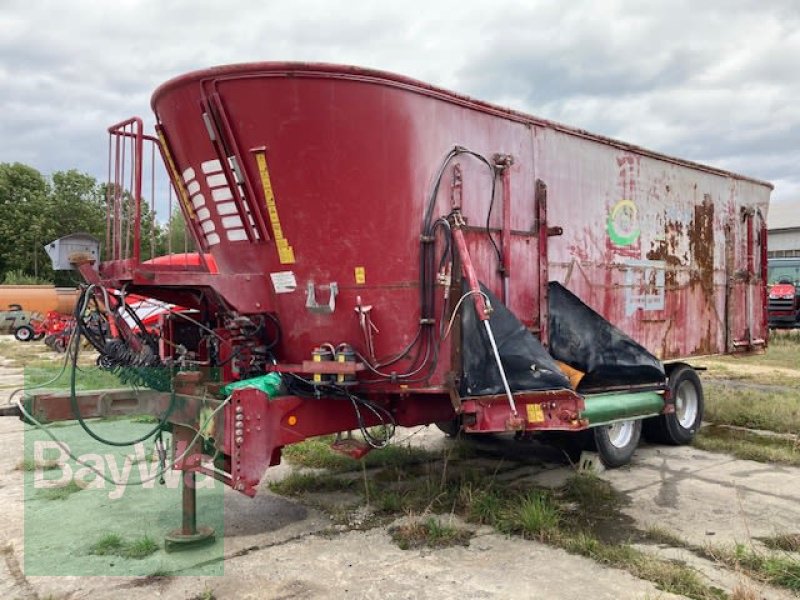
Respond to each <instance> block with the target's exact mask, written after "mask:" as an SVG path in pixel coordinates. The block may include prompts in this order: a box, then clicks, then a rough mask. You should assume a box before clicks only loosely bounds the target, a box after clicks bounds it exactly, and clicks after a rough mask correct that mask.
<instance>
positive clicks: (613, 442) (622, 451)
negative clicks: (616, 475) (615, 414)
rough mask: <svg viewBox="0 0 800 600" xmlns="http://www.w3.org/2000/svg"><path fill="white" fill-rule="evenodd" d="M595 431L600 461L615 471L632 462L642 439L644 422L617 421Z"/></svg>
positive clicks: (595, 441) (601, 426) (638, 420)
mask: <svg viewBox="0 0 800 600" xmlns="http://www.w3.org/2000/svg"><path fill="white" fill-rule="evenodd" d="M593 431H594V444H595V447H596V448H597V453H598V454H599V455H600V460H602V461H603V464H604V465H605V466H606V467H608V468H609V469H614V468H616V467H621V466H623V465H627V464H628V463H629V462H631V458H633V453H634V452H635V451H636V448H637V446H638V445H639V439H640V438H641V437H642V421H641V420H640V419H637V420H628V421H617V422H616V423H612V424H611V425H600V426H598V427H595V428H594V429H593Z"/></svg>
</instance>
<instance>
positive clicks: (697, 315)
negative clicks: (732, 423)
mask: <svg viewBox="0 0 800 600" xmlns="http://www.w3.org/2000/svg"><path fill="white" fill-rule="evenodd" d="M534 139H535V148H536V165H537V167H538V176H539V177H542V178H543V179H544V180H545V181H547V183H548V186H549V198H550V200H549V207H550V216H549V223H550V224H551V225H559V226H561V227H563V229H564V234H563V235H562V236H561V237H558V238H553V239H551V242H550V278H551V279H553V280H557V281H560V282H561V283H563V284H564V285H565V286H567V287H568V288H569V289H571V290H572V291H573V292H574V293H576V294H577V295H578V296H579V297H581V298H582V299H583V300H584V301H585V302H587V303H588V304H589V305H590V306H592V307H593V308H594V309H595V310H597V311H598V312H600V313H601V314H603V315H604V316H605V317H606V318H607V319H608V320H609V321H611V322H612V323H614V324H615V325H617V326H619V327H621V328H622V329H623V330H624V331H626V332H627V333H628V334H629V335H631V336H632V337H634V338H635V339H636V340H638V341H639V342H641V343H642V344H643V345H645V346H646V347H648V348H649V349H650V350H651V351H653V352H654V353H656V355H657V356H659V357H660V358H662V359H671V358H678V357H688V356H696V355H707V354H716V353H724V352H727V351H737V350H748V349H754V348H756V347H758V346H759V345H760V344H759V341H763V340H764V338H765V336H766V331H765V329H764V325H763V323H762V320H761V316H760V312H759V310H760V309H759V298H760V289H761V288H762V287H763V284H764V282H763V277H762V276H761V274H762V271H763V270H762V269H761V266H760V265H759V264H758V263H759V260H760V258H759V257H760V254H761V253H760V251H759V244H761V243H763V242H764V241H765V240H760V239H759V237H758V236H757V235H753V234H752V231H756V232H757V231H759V230H760V225H761V223H763V221H764V219H765V217H766V213H767V205H768V202H769V193H770V188H769V187H768V186H765V185H760V184H757V183H755V182H750V181H744V180H741V179H736V178H734V177H733V176H724V175H722V174H717V173H711V172H706V171H704V170H700V169H694V168H691V167H689V166H686V165H683V164H676V163H673V162H670V161H668V160H663V159H660V158H657V157H653V156H647V155H643V154H639V153H636V152H631V151H630V150H629V149H621V148H617V147H615V146H613V145H611V144H605V143H600V142H598V141H595V140H592V139H585V138H582V137H580V136H577V135H573V134H569V133H565V132H561V131H557V130H555V129H552V128H548V127H537V128H536V131H535V134H534ZM748 220H752V223H750V224H748ZM749 227H750V228H752V231H751V235H750V237H749V238H748V228H749Z"/></svg>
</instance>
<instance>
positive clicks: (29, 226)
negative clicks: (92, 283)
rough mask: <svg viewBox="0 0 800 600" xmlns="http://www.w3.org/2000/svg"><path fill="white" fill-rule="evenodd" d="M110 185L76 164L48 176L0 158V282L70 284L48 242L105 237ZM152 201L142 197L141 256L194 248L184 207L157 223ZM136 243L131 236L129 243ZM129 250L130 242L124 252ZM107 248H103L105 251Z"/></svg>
mask: <svg viewBox="0 0 800 600" xmlns="http://www.w3.org/2000/svg"><path fill="white" fill-rule="evenodd" d="M107 191H109V190H108V185H107V184H105V183H98V182H97V180H96V179H95V178H94V177H92V176H90V175H87V174H86V173H80V172H79V171H76V170H75V169H70V170H68V171H58V172H55V173H53V175H52V177H51V180H50V181H47V180H46V179H45V178H44V177H43V176H42V174H41V173H40V172H39V171H37V170H36V169H34V168H32V167H29V166H27V165H23V164H20V163H14V164H9V163H0V282H2V281H3V280H4V279H6V278H7V279H9V280H13V281H22V280H25V281H28V282H31V281H42V282H53V281H56V283H58V284H60V285H68V284H70V283H72V282H74V281H75V276H74V274H70V273H66V272H65V273H54V272H53V270H52V268H51V266H50V259H49V257H48V256H47V254H46V252H45V251H44V248H43V247H44V245H45V244H46V243H48V242H51V241H53V240H55V239H57V238H59V237H62V236H64V235H69V234H71V233H88V234H90V235H93V236H94V237H96V238H97V239H98V240H100V243H101V249H102V250H103V251H105V248H102V246H105V243H106V202H107V200H106V192H107ZM122 199H123V203H122V205H123V210H122V214H121V219H122V223H121V225H122V231H123V236H125V235H127V234H128V232H129V231H131V236H132V223H133V221H132V212H133V211H132V210H131V208H132V206H133V202H132V201H131V196H130V193H129V192H128V191H123V193H122ZM148 204H149V203H148V201H147V200H146V199H144V198H142V201H141V220H140V223H141V258H142V260H148V259H150V258H152V257H153V256H160V255H163V254H166V253H167V252H168V251H169V249H170V248H171V249H172V252H176V253H177V252H184V251H189V252H191V251H192V250H193V249H194V244H193V243H192V240H191V239H188V240H187V234H186V225H185V222H184V220H183V215H182V214H181V212H180V210H178V209H175V210H174V211H173V214H172V215H171V216H172V219H173V222H172V223H171V224H162V223H159V222H158V221H157V220H156V219H155V218H154V215H153V213H152V211H151V210H150V207H149V205H148ZM131 243H132V239H131V241H130V242H129V244H131ZM126 250H127V252H126V253H128V254H129V253H130V252H131V251H132V249H131V248H130V245H128V246H127V247H125V246H124V247H123V252H125V251H126ZM104 254H105V253H104Z"/></svg>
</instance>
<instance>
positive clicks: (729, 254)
mask: <svg viewBox="0 0 800 600" xmlns="http://www.w3.org/2000/svg"><path fill="white" fill-rule="evenodd" d="M152 106H153V110H154V111H155V114H156V117H157V133H158V137H157V138H155V137H152V138H151V137H148V136H145V135H144V134H143V133H142V131H141V121H139V120H136V119H133V120H130V121H126V122H123V123H121V124H119V125H117V126H114V127H112V128H111V129H110V130H109V131H110V133H111V136H112V141H114V140H116V141H115V143H116V144H117V158H119V156H120V154H122V155H123V156H124V152H122V153H120V150H119V143H120V142H119V140H123V141H124V142H125V143H128V141H130V142H131V144H134V142H135V150H136V152H135V154H136V155H137V156H141V154H142V151H141V144H142V143H143V141H147V140H150V141H153V142H154V143H156V145H157V146H158V147H159V150H160V151H161V153H162V156H163V158H164V162H165V164H166V166H167V169H168V171H169V172H170V173H171V176H172V177H171V178H172V184H173V186H174V189H175V191H176V194H177V197H178V198H179V200H180V205H181V209H182V211H183V213H184V218H185V220H186V223H187V226H188V228H189V229H190V231H191V232H192V234H193V235H194V237H195V243H196V247H197V249H198V251H199V257H198V259H197V260H196V261H193V262H192V264H190V261H187V260H182V261H181V264H179V265H174V264H171V261H169V260H165V261H156V262H151V263H150V264H142V263H140V262H139V260H138V256H139V252H138V244H139V239H138V236H137V238H136V239H134V240H133V244H132V245H131V244H128V243H123V242H122V241H121V240H120V239H118V237H116V238H115V236H118V235H121V234H122V231H123V230H122V227H121V226H120V227H117V225H116V224H115V223H113V222H112V223H110V225H109V232H110V238H109V240H107V249H108V251H109V253H110V256H111V260H106V261H105V262H102V263H100V264H99V265H97V266H94V265H93V262H92V261H91V260H85V259H80V258H79V259H76V260H75V262H76V264H78V265H79V267H80V269H81V272H82V273H83V274H84V276H85V277H86V278H87V280H89V281H90V282H91V283H93V284H94V285H93V288H92V289H93V290H94V293H97V290H98V289H103V288H115V289H125V290H127V291H128V292H132V293H136V294H141V295H143V296H147V297H152V298H156V299H160V300H162V301H165V302H169V303H173V304H178V305H181V306H183V307H186V308H187V309H189V310H191V311H194V312H192V313H191V314H192V315H193V317H192V319H193V322H194V323H195V324H196V327H195V326H194V325H192V323H191V322H187V321H186V320H185V318H184V319H181V318H178V317H179V315H175V316H174V318H173V317H169V318H166V319H165V322H164V323H163V324H162V327H161V329H160V330H161V332H162V337H163V338H164V340H167V341H171V342H173V343H170V344H166V345H165V344H163V343H162V344H161V348H162V355H161V356H160V359H158V360H156V359H152V357H150V356H149V355H148V356H145V354H143V352H144V351H145V350H146V348H147V343H148V342H147V341H146V340H145V341H142V340H137V337H136V335H135V334H133V333H131V332H130V331H126V330H125V327H124V325H123V326H121V328H120V334H121V337H122V338H124V340H123V342H120V343H119V344H117V345H116V346H113V347H108V348H99V350H100V352H101V354H103V353H105V354H107V358H108V362H109V363H110V364H112V365H118V366H120V367H121V368H126V369H127V368H129V367H137V368H138V367H140V366H142V365H156V364H157V365H161V366H163V365H167V366H168V367H169V368H170V369H172V370H173V372H177V374H175V376H174V379H173V389H174V390H175V391H177V393H178V394H179V395H180V398H181V400H180V402H179V403H178V408H177V409H175V404H174V403H170V402H169V394H167V393H161V394H153V395H150V396H148V397H147V398H146V399H145V400H141V401H140V404H139V406H138V408H146V409H147V410H150V411H154V412H158V411H163V410H165V409H166V408H167V406H168V405H169V406H170V407H171V409H173V412H172V413H170V415H169V417H168V419H167V420H168V421H169V422H170V423H172V425H173V427H174V431H173V433H174V435H175V437H176V440H177V442H176V444H175V448H176V452H179V453H180V452H181V451H183V454H180V456H179V458H177V459H176V462H175V465H174V466H175V467H176V468H180V469H184V470H187V471H189V472H193V471H201V472H207V474H209V475H211V476H213V477H216V478H218V479H221V480H222V481H224V482H225V483H226V484H228V485H230V486H232V487H234V488H235V489H237V490H239V491H242V492H244V493H246V494H249V495H252V494H254V493H255V490H256V487H257V485H258V482H259V480H260V478H261V476H262V475H263V471H264V469H265V468H266V467H267V466H269V465H270V464H276V463H277V462H279V460H280V452H281V448H282V447H284V446H286V445H288V444H291V443H295V442H298V441H301V440H303V439H305V438H307V437H309V436H313V435H320V434H324V433H335V432H340V431H347V430H351V429H358V428H360V429H361V430H362V432H364V434H365V436H366V437H367V442H369V444H370V445H372V446H375V445H381V444H382V443H384V442H385V441H386V440H375V439H373V438H370V433H369V430H368V429H367V428H368V426H370V425H376V424H390V425H395V424H399V425H409V426H410V425H418V424H427V423H434V422H435V423H437V424H439V425H440V427H442V428H443V429H444V430H446V431H448V432H449V433H455V432H456V431H458V430H460V429H463V430H465V431H467V432H475V433H480V432H491V431H495V432H496V431H517V432H528V433H550V434H558V435H563V434H564V433H567V434H576V433H577V432H581V431H585V430H587V429H588V428H592V431H593V432H594V437H595V440H594V441H595V444H596V447H597V449H598V450H599V451H600V454H601V457H602V458H603V460H604V461H605V462H606V463H607V464H609V465H610V466H616V465H619V464H624V463H625V462H627V461H628V460H629V459H630V456H631V454H632V452H633V449H634V448H635V446H636V443H638V439H639V434H640V432H641V429H642V422H643V420H644V419H647V420H646V421H645V427H644V428H645V430H646V432H648V433H649V434H651V437H652V438H654V439H661V440H663V441H667V442H669V443H687V442H688V441H689V440H691V438H692V436H693V435H694V432H695V430H696V428H697V427H698V426H699V423H700V420H701V418H702V388H701V385H700V381H699V379H698V377H697V375H696V374H695V372H694V370H693V369H692V368H691V367H690V366H689V365H688V361H689V360H690V359H691V358H692V357H699V356H706V355H711V354H719V353H733V352H753V351H760V350H763V348H764V347H765V346H766V340H767V319H766V310H765V292H766V288H765V272H766V225H765V224H766V216H767V208H768V201H769V195H770V190H771V186H770V185H769V184H767V183H763V182H760V181H757V180H754V179H750V178H747V177H743V176H739V175H736V174H733V173H729V172H725V171H722V170H719V169H715V168H711V167H707V166H703V165H699V164H695V163H691V162H688V161H685V160H680V159H677V158H672V157H668V156H664V155H661V154H657V153H654V152H650V151H647V150H644V149H642V148H638V147H635V146H632V145H629V144H625V143H622V142H619V141H616V140H612V139H607V138H604V137H601V136H597V135H593V134H590V133H588V132H585V131H582V130H578V129H574V128H570V127H566V126H563V125H560V124H557V123H552V122H548V121H545V120H542V119H538V118H535V117H531V116H528V115H525V114H522V113H518V112H514V111H510V110H506V109H502V108H499V107H496V106H493V105H490V104H486V103H483V102H479V101H476V100H474V99H471V98H467V97H464V96H460V95H456V94H453V93H451V92H447V91H444V90H441V89H438V88H434V87H431V86H429V85H426V84H423V83H420V82H417V81H413V80H410V79H406V78H403V77H400V76H396V75H391V74H387V73H383V72H377V71H370V70H365V69H359V68H352V67H341V66H332V65H322V64H283V63H260V64H245V65H234V66H228V67H220V68H214V69H209V70H205V71H198V72H195V73H190V74H188V75H184V76H181V77H178V78H176V79H173V80H171V81H169V82H167V83H166V84H164V85H162V86H161V87H160V88H158V90H157V91H156V92H155V94H154V96H153V100H152ZM112 158H113V157H112ZM137 168H138V169H140V168H141V164H139V167H137ZM137 168H134V171H133V172H134V173H139V175H138V176H140V171H137V170H136V169H137ZM109 172H114V170H110V171H109ZM116 172H119V169H117V170H116ZM122 180H123V181H124V177H123V178H122ZM140 188H141V184H138V187H137V189H136V190H134V193H133V194H132V197H133V198H134V199H135V200H137V201H138V197H139V191H140ZM121 199H122V198H121V196H120V195H118V196H117V197H115V198H114V199H113V200H114V206H112V207H111V209H110V210H109V215H110V218H111V219H112V221H113V219H114V216H115V214H116V215H119V214H122V212H121V211H120V209H119V205H118V203H119V202H120V201H121ZM137 212H138V211H137ZM134 214H135V213H134ZM128 229H129V230H130V229H131V228H130V227H128ZM132 229H133V231H134V232H137V231H138V230H139V224H138V221H137V223H135V224H134V227H133V228H132ZM127 248H132V249H133V250H132V251H131V252H130V253H126V251H125V249H127ZM211 265H213V268H212V266H211ZM192 328H194V329H195V331H194V332H193V333H191V335H190V334H189V333H190V332H189V333H187V332H188V330H190V329H192ZM209 333H210V334H211V335H209ZM162 342H163V340H162ZM121 345H122V346H124V347H125V352H124V353H123V352H120V351H119V348H120V347H121ZM179 346H180V347H182V348H183V350H182V352H183V354H181V355H180V356H178V355H177V354H176V353H175V351H174V348H176V347H179ZM165 348H166V350H164V349H165ZM170 348H172V350H170ZM186 356H189V357H191V359H192V360H191V361H187V360H185V359H186ZM134 358H135V360H134ZM151 359H152V360H151ZM556 359H557V360H556ZM559 361H560V362H559ZM662 361H663V362H662ZM190 363H191V365H193V366H191V367H187V365H188V364H190ZM214 368H216V369H218V370H219V372H221V374H222V375H221V381H219V382H217V383H213V382H211V381H210V377H211V374H212V373H214V372H216V371H215V369H214ZM270 372H272V373H277V374H279V375H280V377H279V379H278V380H277V381H278V382H279V385H278V384H276V385H273V387H269V386H266V387H265V385H264V382H263V378H262V379H259V377H261V376H263V375H264V374H265V373H270ZM251 378H256V379H255V380H254V381H256V382H257V383H255V384H254V385H253V386H251V387H242V388H239V389H232V388H223V389H222V390H221V395H220V396H219V397H220V398H222V397H225V400H224V401H223V400H217V401H215V402H216V404H214V407H216V408H217V409H218V410H215V411H214V413H213V414H214V421H213V424H212V425H213V429H212V432H211V433H210V434H207V428H206V427H205V425H207V423H205V424H202V425H201V418H200V415H201V414H207V413H205V412H204V411H206V410H207V408H208V402H209V400H208V398H209V395H208V394H207V391H208V390H209V389H211V390H212V391H219V387H220V385H221V384H225V383H229V382H231V381H236V380H248V379H251ZM272 384H275V381H273V382H272ZM215 386H216V387H215ZM268 388H269V389H268ZM267 396H271V398H270V399H269V401H267V400H268V398H267ZM173 400H174V398H173ZM77 404H78V403H77V402H75V398H74V397H73V398H72V403H71V405H70V402H68V401H67V399H65V398H63V397H62V398H57V397H54V396H49V397H44V396H42V397H39V398H35V402H34V404H33V405H31V410H33V411H34V412H35V411H39V413H38V414H41V415H43V416H47V417H48V418H51V419H53V418H71V417H72V416H74V414H75V407H76V406H77ZM81 406H82V409H83V410H85V411H88V413H89V414H85V415H84V416H97V415H99V414H102V413H103V411H104V410H105V411H106V413H108V412H109V411H110V412H111V413H113V412H114V409H113V406H112V407H111V408H109V407H108V406H106V405H104V406H105V408H102V407H100V406H99V404H97V405H91V403H84V404H82V405H81ZM130 408H131V403H130V402H128V404H126V410H130ZM120 410H122V409H120ZM196 431H201V432H205V434H204V437H205V438H206V441H207V443H210V444H213V446H214V447H215V450H216V451H217V453H218V457H221V462H219V464H218V465H217V469H216V470H212V471H209V470H208V468H207V467H205V466H203V465H202V464H201V461H200V459H199V458H193V457H192V456H191V455H190V456H188V457H187V455H186V454H187V453H188V452H189V451H190V449H191V447H192V445H193V444H194V443H195V441H196V440H197V438H196V436H195V432H196ZM376 442H377V443H376ZM341 449H344V450H347V451H349V452H350V453H351V454H353V455H359V454H361V452H362V451H365V450H366V449H367V446H366V445H364V446H363V448H362V447H358V446H353V445H350V446H346V447H344V448H341ZM198 452H199V450H198ZM186 493H189V492H186Z"/></svg>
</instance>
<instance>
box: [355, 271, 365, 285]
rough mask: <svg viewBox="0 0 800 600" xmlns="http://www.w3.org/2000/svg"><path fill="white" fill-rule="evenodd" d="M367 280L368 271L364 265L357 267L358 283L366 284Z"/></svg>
mask: <svg viewBox="0 0 800 600" xmlns="http://www.w3.org/2000/svg"><path fill="white" fill-rule="evenodd" d="M366 282H367V271H366V270H365V269H364V267H356V283H357V284H358V285H364V284H365V283H366Z"/></svg>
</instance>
